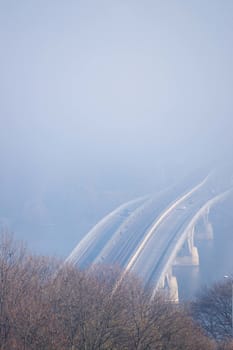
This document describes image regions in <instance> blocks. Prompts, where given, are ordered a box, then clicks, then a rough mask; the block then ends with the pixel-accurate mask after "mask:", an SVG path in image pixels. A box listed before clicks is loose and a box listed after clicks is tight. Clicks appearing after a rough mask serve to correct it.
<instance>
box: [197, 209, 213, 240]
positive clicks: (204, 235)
mask: <svg viewBox="0 0 233 350" xmlns="http://www.w3.org/2000/svg"><path fill="white" fill-rule="evenodd" d="M209 211H210V209H209V208H207V210H206V211H205V212H204V214H203V215H202V217H201V219H200V220H199V222H198V223H197V230H196V238H198V239H203V240H212V239H213V237H214V232H213V226H212V224H211V223H210V221H209Z"/></svg>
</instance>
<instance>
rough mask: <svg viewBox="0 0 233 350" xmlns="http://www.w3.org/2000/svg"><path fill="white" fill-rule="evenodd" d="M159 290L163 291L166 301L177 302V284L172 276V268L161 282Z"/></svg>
mask: <svg viewBox="0 0 233 350" xmlns="http://www.w3.org/2000/svg"><path fill="white" fill-rule="evenodd" d="M159 289H162V290H164V291H165V293H166V294H167V297H168V299H169V300H171V301H172V302H174V303H178V302H179V290H178V283H177V279H176V276H174V275H173V274H172V268H170V269H169V271H168V272H167V273H166V275H165V276H164V278H163V279H162V280H161V283H160V286H159Z"/></svg>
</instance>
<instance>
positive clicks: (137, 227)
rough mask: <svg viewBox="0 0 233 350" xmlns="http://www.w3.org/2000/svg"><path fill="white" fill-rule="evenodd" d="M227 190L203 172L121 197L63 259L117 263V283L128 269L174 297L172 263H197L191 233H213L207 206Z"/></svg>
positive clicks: (78, 263) (79, 263)
mask: <svg viewBox="0 0 233 350" xmlns="http://www.w3.org/2000/svg"><path fill="white" fill-rule="evenodd" d="M231 191H232V190H231V188H230V189H229V188H226V187H225V186H215V185H214V178H213V176H212V175H208V176H207V177H205V178H204V179H202V180H201V181H199V182H198V183H197V184H195V185H194V186H192V187H189V186H187V185H185V184H181V185H179V186H175V187H171V188H168V189H166V190H165V191H163V192H161V193H158V194H156V195H152V196H145V197H140V198H137V199H135V200H132V201H129V202H127V203H124V204H123V205H121V206H120V207H118V208H117V209H115V210H114V211H112V212H111V213H110V214H108V215H107V216H106V217H104V218H103V219H102V220H101V221H100V222H99V223H97V225H95V226H94V227H93V228H92V229H91V230H90V231H89V232H88V233H87V234H86V235H85V236H84V238H83V239H82V240H81V242H80V243H79V244H78V245H77V246H76V247H75V249H74V250H73V251H72V252H71V254H70V255H69V256H68V258H67V259H66V263H69V264H72V265H76V266H79V267H81V268H87V267H90V266H92V265H94V264H105V265H106V264H111V265H112V264H117V265H119V266H121V267H122V269H123V273H122V276H121V277H120V280H119V281H118V284H119V283H120V282H121V280H122V279H123V278H124V277H125V276H126V274H127V273H129V272H133V273H134V274H135V275H137V276H139V277H140V278H141V280H142V281H143V283H144V284H145V286H150V288H152V290H153V292H152V294H154V293H155V292H156V291H157V290H159V289H165V290H166V291H167V293H169V297H170V298H171V299H172V300H173V301H178V298H179V296H178V283H177V280H176V277H175V276H174V275H173V266H175V265H176V266H177V265H191V266H197V265H199V254H198V249H197V247H195V245H194V238H195V236H196V235H198V237H199V238H200V236H201V237H202V238H204V239H212V238H213V229H212V226H211V223H210V222H209V211H210V209H211V208H212V207H213V206H214V205H215V204H216V203H218V202H219V201H221V200H224V198H225V197H226V196H227V195H229V194H230V193H231ZM200 228H201V230H200Z"/></svg>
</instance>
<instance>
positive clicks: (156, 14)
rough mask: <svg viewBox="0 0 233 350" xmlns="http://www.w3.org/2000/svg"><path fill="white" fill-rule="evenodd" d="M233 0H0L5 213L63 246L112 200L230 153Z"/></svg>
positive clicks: (0, 154) (22, 233)
mask: <svg viewBox="0 0 233 350" xmlns="http://www.w3.org/2000/svg"><path fill="white" fill-rule="evenodd" d="M232 37H233V1H232V0H224V1H222V0H219V1H216V0H200V1H198V0H193V1H185V0H183V1H179V0H175V1H173V0H170V1H166V0H161V1H159V0H153V1H149V0H143V1H137V0H105V1H103V0H98V1H97V0H92V1H91V0H82V1H81V0H80V1H79V0H76V1H72V0H67V1H60V0H56V1H53V0H46V1H43V0H40V1H35V0H28V1H27V0H21V1H18V0H15V1H13V0H5V1H4V0H0V45H1V46H0V50H1V55H0V121H1V124H0V125H1V128H0V165H1V171H0V221H1V225H2V226H4V227H8V228H9V229H10V230H12V231H14V232H15V235H16V236H17V237H19V238H24V239H26V241H27V242H28V244H29V246H30V247H31V248H32V249H34V250H35V251H37V252H42V253H43V254H47V253H52V254H57V255H61V256H66V255H67V254H68V253H69V252H70V251H71V249H73V247H74V245H75V244H76V243H77V242H78V241H79V239H80V238H81V237H82V236H83V235H84V233H85V232H86V231H87V230H88V229H89V228H90V227H91V226H92V225H93V224H94V223H95V222H96V221H97V220H98V219H99V218H101V217H102V215H104V214H105V213H107V212H109V210H111V209H113V208H114V207H115V206H116V205H118V204H120V203H122V202H124V201H125V200H128V199H130V198H134V197H136V196H137V195H141V194H146V193H149V192H151V191H156V190H159V189H162V188H165V187H167V186H169V184H171V183H174V182H175V181H177V180H179V179H181V178H182V176H184V175H186V174H188V173H189V172H192V171H193V170H196V169H200V168H203V167H205V168H206V169H208V168H212V167H213V166H216V164H219V163H220V162H221V161H222V159H224V160H226V161H229V160H231V153H232V146H233V141H232V139H233V138H232V131H233V122H232V110H233V99H232V91H233V69H232V68H233V67H232V65H233V45H232Z"/></svg>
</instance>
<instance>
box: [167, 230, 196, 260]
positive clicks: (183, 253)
mask: <svg viewBox="0 0 233 350" xmlns="http://www.w3.org/2000/svg"><path fill="white" fill-rule="evenodd" d="M194 234H195V226H193V227H192V229H191V230H190V232H189V234H188V235H187V239H186V241H185V243H184V244H183V247H182V248H181V250H180V251H179V253H178V255H177V257H176V259H175V261H174V263H173V265H175V266H198V265H199V254H198V249H197V247H195V246H194Z"/></svg>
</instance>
